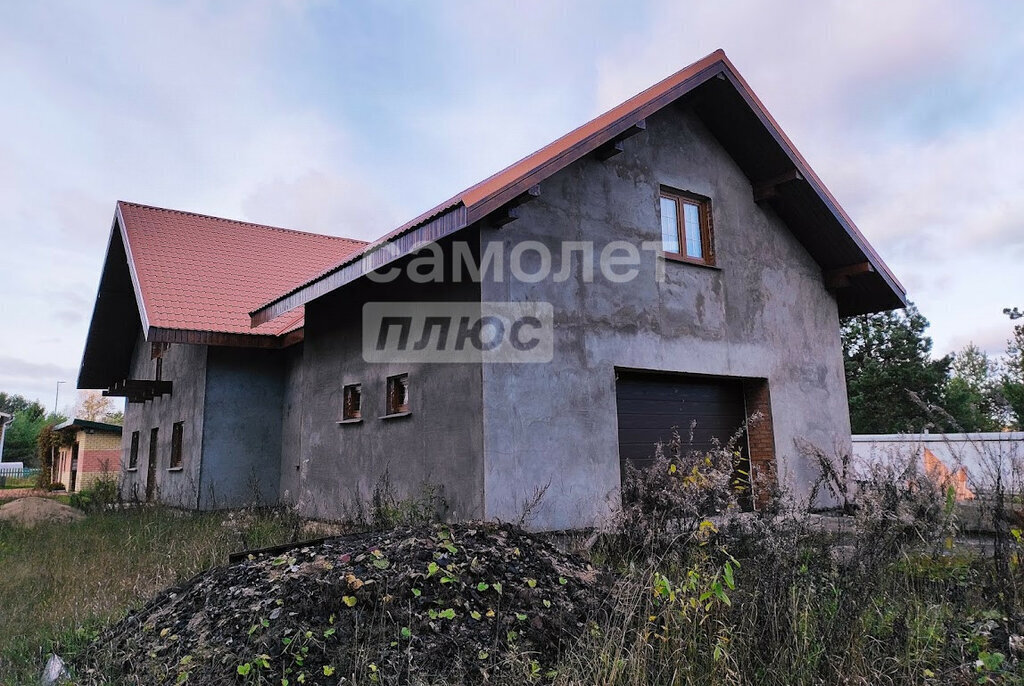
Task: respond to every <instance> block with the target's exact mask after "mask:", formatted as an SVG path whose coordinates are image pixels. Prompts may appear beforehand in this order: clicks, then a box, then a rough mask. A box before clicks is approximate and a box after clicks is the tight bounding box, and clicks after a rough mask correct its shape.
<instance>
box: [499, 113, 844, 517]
mask: <svg viewBox="0 0 1024 686" xmlns="http://www.w3.org/2000/svg"><path fill="white" fill-rule="evenodd" d="M660 185H665V186H670V187H674V188H677V189H680V190H687V191H692V192H694V193H698V194H701V195H705V196H708V197H710V198H712V203H713V218H714V232H715V246H716V252H717V267H715V268H711V267H706V266H697V265H692V264H686V263H678V262H666V263H665V264H664V268H665V276H664V281H663V282H662V283H658V282H657V280H656V278H655V273H656V266H657V264H656V261H657V260H659V259H661V258H657V257H655V256H654V254H653V253H652V252H651V251H641V259H642V265H641V269H640V275H639V277H638V278H636V279H635V280H633V281H631V282H629V283H625V284H616V283H612V282H610V281H608V280H605V279H603V278H601V277H600V276H598V277H597V278H596V280H595V281H594V282H593V283H583V282H582V280H580V279H571V280H569V281H568V282H565V283H555V282H554V281H553V280H552V279H550V278H549V279H546V280H544V281H541V282H540V283H533V284H531V283H521V282H518V281H515V280H513V279H510V278H508V277H507V275H506V278H505V279H504V280H503V281H502V282H500V283H495V282H493V281H490V280H485V281H484V284H483V287H482V298H483V300H485V301H523V300H532V301H541V302H550V303H552V304H553V305H554V311H555V333H556V338H555V359H554V361H553V362H552V363H550V364H536V365H514V366H513V365H484V366H483V398H484V408H483V417H484V421H483V424H484V455H485V468H484V492H485V505H484V515H485V516H486V517H487V518H496V517H497V518H502V519H514V518H516V516H517V515H518V513H519V512H520V511H521V509H522V504H523V502H524V500H527V499H529V498H530V497H531V496H532V494H534V493H535V492H536V491H537V489H540V488H543V487H544V486H545V485H548V484H550V486H549V488H548V492H547V495H546V497H545V498H544V499H543V501H542V502H541V505H540V509H539V510H538V512H537V518H536V519H535V520H534V521H533V525H534V526H536V527H538V528H554V529H559V528H567V527H575V526H585V525H590V524H593V523H594V522H595V521H596V520H598V519H600V518H601V517H603V516H605V515H606V514H607V513H608V512H609V511H610V509H611V508H613V507H614V506H615V505H616V504H617V502H618V498H619V461H618V443H617V427H616V423H617V422H616V405H615V369H616V368H617V367H629V368H639V369H655V370H668V371H673V372H683V373H693V374H710V375H721V376H737V377H755V378H765V379H768V382H769V388H770V393H771V398H772V407H773V420H774V429H775V445H776V455H777V459H778V461H779V470H780V478H781V479H782V481H783V482H784V483H787V484H788V485H790V486H791V487H793V488H794V489H795V490H797V491H800V492H802V491H804V490H805V489H806V488H807V487H808V485H809V483H810V482H811V481H812V480H813V478H814V477H815V471H814V470H813V468H812V465H811V464H810V463H809V461H807V460H806V459H805V458H804V457H803V456H801V455H800V453H799V451H798V450H797V449H796V447H795V444H794V442H795V440H796V439H798V438H802V439H806V440H808V441H810V442H812V443H814V444H816V445H818V446H820V447H822V448H824V449H826V450H831V449H838V450H845V451H849V449H850V425H849V414H848V408H847V404H846V388H845V379H844V374H843V364H842V353H841V344H840V338H839V319H838V314H837V309H836V304H835V301H834V299H833V297H832V296H831V295H830V294H829V292H828V291H827V290H826V289H825V287H824V284H823V280H822V275H821V270H820V268H819V266H818V265H817V264H816V263H815V261H814V260H813V259H812V258H811V257H810V256H809V254H808V253H807V252H806V250H805V249H804V248H803V247H802V246H801V245H800V244H799V242H798V241H797V240H796V239H795V238H794V237H793V236H792V235H791V234H790V232H789V231H788V230H787V229H786V227H785V225H784V224H783V223H782V222H781V221H780V220H779V219H778V218H777V217H776V216H775V215H774V213H772V212H771V211H770V210H769V209H766V208H762V207H759V206H758V205H757V204H755V203H754V202H753V196H752V189H751V184H750V181H749V180H748V179H747V178H746V176H744V174H743V173H742V172H741V171H740V169H739V168H738V167H737V166H736V164H735V163H734V162H733V160H732V159H731V158H730V157H729V156H728V154H727V153H726V152H725V151H724V150H723V149H722V148H721V146H720V145H719V144H718V143H717V141H716V140H715V139H714V138H713V137H712V136H711V135H710V134H709V133H708V132H707V130H706V129H705V127H704V126H703V125H702V124H701V122H700V121H699V120H698V119H697V118H696V117H695V116H693V115H691V114H690V113H689V112H686V111H685V110H682V109H678V108H675V107H673V108H668V109H666V110H663V111H662V112H660V113H659V114H657V115H656V116H653V117H651V118H649V119H648V120H647V131H646V133H641V134H640V135H638V136H636V137H634V138H631V139H629V140H628V141H626V144H625V152H624V153H622V154H620V155H618V156H616V157H614V158H612V159H611V160H609V161H607V162H599V161H597V160H596V159H594V158H593V157H588V158H587V159H584V160H581V161H580V162H577V163H576V164H574V165H572V166H571V167H569V168H567V169H565V170H563V171H561V172H559V173H558V174H556V175H555V176H554V177H552V178H551V179H549V180H547V181H545V182H544V183H543V184H542V185H541V196H540V197H539V198H538V199H536V200H534V201H532V202H530V203H528V204H526V205H523V206H522V207H521V208H520V211H521V215H520V219H518V220H517V221H515V222H513V223H511V224H509V225H507V226H506V227H504V228H502V229H500V230H497V229H484V230H483V231H482V234H481V240H482V241H484V242H487V241H502V242H503V243H504V256H505V263H506V264H508V258H509V253H510V251H511V248H512V246H513V245H515V244H516V243H517V242H519V241H525V240H537V241H541V242H543V243H544V244H546V245H547V246H548V247H549V248H550V250H551V253H552V254H553V256H554V270H555V271H557V270H558V269H559V267H560V259H559V256H560V254H561V244H562V242H563V241H594V242H595V244H596V251H597V252H598V253H599V252H600V249H601V247H603V245H605V244H607V243H608V242H610V241H613V240H627V241H630V242H632V243H634V244H636V245H638V246H639V245H640V244H641V243H642V242H644V241H660V223H659V214H658V194H659V186H660ZM574 269H576V273H577V274H579V273H580V272H579V265H578V264H577V265H574ZM599 273H600V272H598V274H599Z"/></svg>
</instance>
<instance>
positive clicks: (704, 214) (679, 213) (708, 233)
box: [658, 186, 716, 267]
mask: <svg viewBox="0 0 1024 686" xmlns="http://www.w3.org/2000/svg"><path fill="white" fill-rule="evenodd" d="M663 199H666V200H671V201H673V202H674V203H675V205H676V240H678V241H679V249H680V250H681V251H682V252H669V251H667V250H664V245H665V243H664V234H661V241H662V255H663V256H664V257H665V259H668V260H673V261H675V262H688V263H689V264H698V265H702V266H705V267H714V266H716V264H715V262H716V256H715V240H714V238H715V232H714V222H713V219H712V212H711V198H709V197H707V196H704V195H698V194H697V193H691V192H690V191H681V190H677V189H675V188H669V187H668V186H662V187H661V188H660V189H659V191H658V227H659V230H661V201H662V200H663ZM684 205H694V206H696V207H697V221H698V223H699V225H700V226H699V228H700V248H701V253H702V254H703V257H692V256H690V255H687V254H686V216H685V213H684V211H683V206H684Z"/></svg>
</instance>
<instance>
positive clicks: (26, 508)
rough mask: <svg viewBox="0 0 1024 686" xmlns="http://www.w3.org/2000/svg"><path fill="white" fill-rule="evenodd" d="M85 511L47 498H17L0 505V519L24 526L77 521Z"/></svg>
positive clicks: (83, 515)
mask: <svg viewBox="0 0 1024 686" xmlns="http://www.w3.org/2000/svg"><path fill="white" fill-rule="evenodd" d="M83 517H85V513H84V512H82V511H81V510H76V509H75V508H73V507H70V506H68V505H65V504H63V503H59V502H57V501H56V500H50V499H49V498H19V499H18V500H13V501H11V502H9V503H6V504H5V505H4V506H3V507H0V521H6V522H11V523H12V524H17V525H20V526H25V527H34V526H35V525H36V524H44V523H47V522H57V523H60V524H67V523H68V522H77V521H78V520H79V519H82V518H83Z"/></svg>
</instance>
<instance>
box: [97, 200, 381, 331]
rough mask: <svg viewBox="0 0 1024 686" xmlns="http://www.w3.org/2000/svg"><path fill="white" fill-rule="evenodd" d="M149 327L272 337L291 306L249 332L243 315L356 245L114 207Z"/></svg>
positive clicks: (286, 323) (294, 322)
mask: <svg viewBox="0 0 1024 686" xmlns="http://www.w3.org/2000/svg"><path fill="white" fill-rule="evenodd" d="M117 208H118V213H119V215H120V217H121V219H122V221H123V226H124V229H125V232H126V234H127V239H128V250H129V254H130V259H131V261H132V263H133V267H134V271H135V275H136V278H137V279H138V285H139V289H140V291H141V295H142V300H143V303H144V308H145V311H146V317H147V319H148V322H147V323H148V325H149V326H150V327H159V328H167V329H183V330H191V331H212V332H217V333H233V334H257V335H259V334H262V335H272V336H279V335H282V334H285V333H288V332H290V331H294V330H296V329H298V328H300V327H302V325H303V308H302V307H297V308H295V309H293V310H291V311H290V312H286V313H284V314H282V315H280V316H279V317H277V318H275V319H272V320H271V321H269V322H267V323H265V324H262V325H260V326H258V327H256V328H252V326H251V323H250V319H249V314H248V312H249V310H251V309H252V308H253V307H255V306H257V305H259V304H260V303H262V302H265V301H267V300H268V299H269V298H271V297H273V296H274V295H276V294H278V293H281V292H282V291H286V290H288V289H289V288H293V287H294V286H295V285H297V284H300V283H303V282H304V281H306V280H308V279H310V278H312V277H314V276H316V275H317V274H319V273H321V272H322V271H323V270H324V269H325V268H327V267H328V266H330V265H332V264H336V263H338V262H339V261H342V260H344V259H346V258H347V257H349V256H351V255H354V254H357V253H359V252H360V251H361V250H362V249H363V247H364V246H365V245H366V243H365V242H363V241H357V240H353V239H349V238H338V237H334V236H323V235H320V234H314V233H305V232H302V231H291V230H289V229H280V228H276V227H273V226H263V225H260V224H250V223H247V222H239V221H234V220H230V219H220V218H217V217H209V216H206V215H201V214H193V213H190V212H180V211H177V210H168V209H162V208H158V207H149V206H147V205H137V204H135V203H130V202H124V201H120V202H118V204H117Z"/></svg>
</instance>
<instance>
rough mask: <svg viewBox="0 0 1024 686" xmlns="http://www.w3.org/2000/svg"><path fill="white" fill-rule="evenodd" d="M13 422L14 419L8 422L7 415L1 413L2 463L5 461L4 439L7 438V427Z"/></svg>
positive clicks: (0, 444)
mask: <svg viewBox="0 0 1024 686" xmlns="http://www.w3.org/2000/svg"><path fill="white" fill-rule="evenodd" d="M13 421H14V417H11V418H10V420H8V419H7V417H6V415H3V414H2V413H0V462H3V461H4V439H5V438H6V437H7V425H8V424H9V423H10V422H13Z"/></svg>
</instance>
